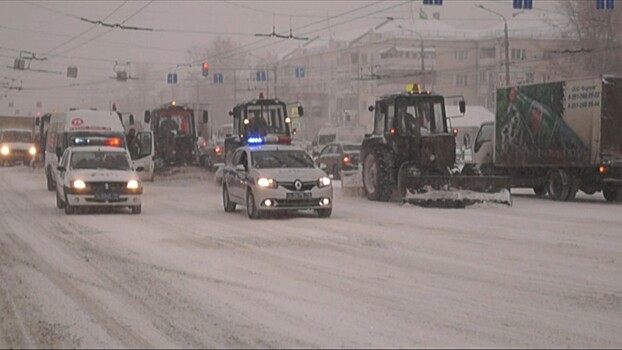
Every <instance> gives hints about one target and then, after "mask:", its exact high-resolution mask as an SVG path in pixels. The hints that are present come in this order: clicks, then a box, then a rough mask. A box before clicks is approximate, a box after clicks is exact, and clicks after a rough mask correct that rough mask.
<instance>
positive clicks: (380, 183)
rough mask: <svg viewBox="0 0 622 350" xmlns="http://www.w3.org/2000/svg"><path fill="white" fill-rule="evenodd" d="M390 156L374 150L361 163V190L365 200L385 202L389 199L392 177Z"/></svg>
mask: <svg viewBox="0 0 622 350" xmlns="http://www.w3.org/2000/svg"><path fill="white" fill-rule="evenodd" d="M393 172H394V170H393V164H392V160H391V159H390V155H386V154H384V152H383V150H381V149H375V150H374V151H373V152H371V153H369V154H368V155H367V156H366V157H365V162H364V163H363V188H364V189H365V194H366V195H367V199H369V200H372V201H382V202H386V201H388V200H389V199H390V198H391V194H392V191H393V183H394V182H395V180H394V175H393Z"/></svg>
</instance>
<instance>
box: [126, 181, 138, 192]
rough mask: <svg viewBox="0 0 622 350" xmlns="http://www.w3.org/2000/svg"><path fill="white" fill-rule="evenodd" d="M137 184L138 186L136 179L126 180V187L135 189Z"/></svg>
mask: <svg viewBox="0 0 622 350" xmlns="http://www.w3.org/2000/svg"><path fill="white" fill-rule="evenodd" d="M138 186H139V185H138V181H136V180H130V181H128V182H127V188H128V189H129V190H136V189H138Z"/></svg>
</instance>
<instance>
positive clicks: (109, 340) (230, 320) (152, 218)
mask: <svg viewBox="0 0 622 350" xmlns="http://www.w3.org/2000/svg"><path fill="white" fill-rule="evenodd" d="M145 186H146V188H145V193H144V205H143V213H142V214H141V215H130V214H129V212H127V213H125V212H117V213H92V214H81V215H73V216H67V215H65V214H64V212H63V211H62V210H59V209H56V208H55V205H54V204H55V198H54V193H53V192H48V191H47V190H46V189H45V179H44V175H43V173H42V171H41V169H30V168H26V167H13V168H0V278H1V279H0V347H1V348H6V347H12V348H59V347H60V348H68V347H70V348H101V347H105V348H118V347H122V348H126V347H127V348H179V347H183V348H208V347H209V348H249V347H252V348H335V347H337V348H341V347H345V348H414V347H417V348H419V347H426V348H430V347H434V348H439V347H440V348H448V347H461V348H462V347H468V348H472V347H485V348H493V347H494V348H499V347H500V348H507V347H512V348H562V347H571V348H620V347H622V332H620V330H621V329H622V278H621V277H622V210H621V209H622V205H621V204H620V203H618V204H611V203H606V202H605V201H603V200H602V196H601V195H600V194H596V195H593V196H587V195H582V196H581V195H580V196H579V198H578V200H577V201H576V202H569V203H566V202H553V201H549V200H545V199H538V198H536V197H534V196H532V195H529V194H526V193H528V192H524V193H525V194H523V195H520V194H519V195H514V196H513V201H514V205H513V206H512V207H505V206H496V205H495V206H491V205H484V206H476V207H470V208H467V209H430V208H420V207H416V206H412V205H401V204H399V203H396V202H392V203H376V202H370V201H367V200H366V199H364V198H359V197H354V196H346V195H345V194H344V195H342V194H341V192H340V190H339V189H336V194H335V197H336V198H335V209H334V211H333V216H332V217H331V218H328V219H320V218H316V217H313V216H312V215H306V214H300V215H295V216H289V217H280V218H276V219H264V220H259V221H251V220H249V219H248V218H247V217H246V215H245V212H244V211H243V209H242V208H239V209H238V210H237V212H235V213H232V214H229V213H225V212H224V211H223V209H222V206H221V198H220V196H221V194H220V189H219V188H218V187H217V186H216V184H215V182H214V181H213V180H212V178H211V174H210V173H208V172H203V171H201V170H198V169H195V170H194V171H189V172H188V173H186V174H179V175H174V176H171V177H168V178H157V179H156V182H155V183H147V184H145Z"/></svg>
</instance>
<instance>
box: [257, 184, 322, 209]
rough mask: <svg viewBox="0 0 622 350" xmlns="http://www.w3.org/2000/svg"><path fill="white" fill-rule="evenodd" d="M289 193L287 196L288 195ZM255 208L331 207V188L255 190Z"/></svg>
mask: <svg viewBox="0 0 622 350" xmlns="http://www.w3.org/2000/svg"><path fill="white" fill-rule="evenodd" d="M288 193H289V194H288ZM253 194H254V197H255V206H256V207H257V208H258V209H259V210H262V211H263V210H271V211H272V210H305V209H329V208H332V207H333V187H332V186H327V187H323V188H317V187H316V188H313V189H312V190H310V191H290V190H287V189H285V188H283V187H281V186H279V187H278V188H255V189H254V191H253Z"/></svg>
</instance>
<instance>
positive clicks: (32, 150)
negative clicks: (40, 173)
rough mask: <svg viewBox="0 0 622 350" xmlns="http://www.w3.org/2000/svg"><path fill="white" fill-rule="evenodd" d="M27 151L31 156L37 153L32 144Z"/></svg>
mask: <svg viewBox="0 0 622 350" xmlns="http://www.w3.org/2000/svg"><path fill="white" fill-rule="evenodd" d="M28 153H30V155H31V156H34V155H35V154H37V149H36V148H35V147H34V146H32V147H30V149H29V150H28Z"/></svg>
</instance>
